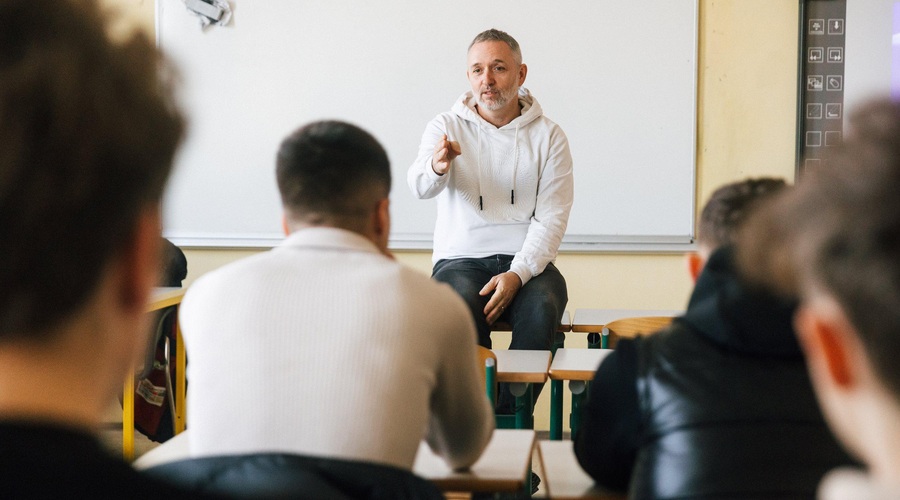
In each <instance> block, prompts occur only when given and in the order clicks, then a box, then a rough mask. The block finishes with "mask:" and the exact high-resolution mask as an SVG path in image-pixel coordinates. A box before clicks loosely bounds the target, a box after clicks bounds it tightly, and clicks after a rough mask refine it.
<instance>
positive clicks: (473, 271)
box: [431, 255, 569, 413]
mask: <svg viewBox="0 0 900 500" xmlns="http://www.w3.org/2000/svg"><path fill="white" fill-rule="evenodd" d="M512 259H513V257H512V255H492V256H490V257H483V258H478V259H442V260H439V261H438V262H437V263H436V264H435V265H434V270H433V271H432V274H431V277H432V278H434V279H435V280H437V281H441V282H444V283H447V284H449V285H450V286H451V287H453V289H454V290H456V291H457V293H459V294H460V296H462V298H463V300H465V301H466V304H467V305H468V306H469V310H470V311H471V312H472V317H473V318H474V319H475V327H476V329H477V330H478V343H479V344H480V345H482V346H484V347H487V348H490V347H491V327H490V325H488V324H487V319H486V318H485V315H484V306H485V305H487V302H488V300H489V299H490V295H486V296H483V297H482V296H481V295H478V292H480V291H481V289H482V288H483V287H484V285H485V284H486V283H487V282H488V281H490V280H491V278H493V277H494V276H495V275H497V274H500V273H504V272H506V271H509V265H510V264H511V263H512ZM568 300H569V298H568V294H567V292H566V280H565V278H563V276H562V274H560V272H559V270H558V269H556V266H554V265H553V263H550V264H547V267H546V268H545V269H544V272H542V273H541V274H539V275H537V276H535V277H533V278H531V279H530V280H529V281H528V283H526V284H525V286H523V287H522V288H521V289H519V292H518V293H517V294H516V296H515V298H514V299H513V300H512V302H511V303H510V304H509V306H508V307H507V308H506V310H505V311H504V312H503V314H502V315H500V319H499V320H500V321H505V322H507V323H509V324H510V326H511V327H512V341H511V342H510V343H509V348H510V349H529V350H544V351H549V350H550V347H551V346H552V345H553V342H554V340H556V339H557V338H558V337H557V336H559V340H560V341H562V340H564V339H565V334H563V333H557V331H556V328H557V326H559V321H560V319H562V315H563V312H564V311H565V308H566V303H567V302H568ZM542 388H543V384H536V385H535V387H534V400H535V401H537V397H538V395H540V393H541V389H542ZM497 399H498V403H497V411H498V413H512V412H513V408H514V406H513V402H514V401H515V398H514V397H513V396H512V394H511V393H510V392H509V385H508V384H500V390H499V394H498V395H497Z"/></svg>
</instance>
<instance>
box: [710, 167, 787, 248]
mask: <svg viewBox="0 0 900 500" xmlns="http://www.w3.org/2000/svg"><path fill="white" fill-rule="evenodd" d="M785 186H786V184H785V182H784V180H783V179H775V178H769V177H763V178H759V179H747V180H743V181H739V182H733V183H731V184H726V185H724V186H722V187H720V188H718V189H716V190H715V191H714V192H713V194H712V196H710V198H709V201H707V202H706V205H705V206H704V207H703V211H702V212H701V213H700V223H699V225H698V227H697V242H698V243H699V244H700V245H702V246H704V247H706V248H709V249H716V248H719V247H721V246H725V245H732V244H734V243H735V239H736V235H737V232H738V228H740V226H741V224H743V222H744V221H745V220H746V218H747V214H749V213H750V212H751V211H752V210H753V209H754V208H755V207H756V205H757V204H758V203H759V202H760V201H762V200H764V199H767V198H769V197H771V196H772V195H773V194H775V193H778V192H779V191H781V190H782V189H783V188H784V187H785Z"/></svg>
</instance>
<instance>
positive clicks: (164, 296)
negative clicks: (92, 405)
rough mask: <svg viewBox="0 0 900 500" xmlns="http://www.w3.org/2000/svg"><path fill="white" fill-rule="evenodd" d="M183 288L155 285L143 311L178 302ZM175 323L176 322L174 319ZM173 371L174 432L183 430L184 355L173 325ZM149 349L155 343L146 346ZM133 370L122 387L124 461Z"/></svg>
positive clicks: (129, 443)
mask: <svg viewBox="0 0 900 500" xmlns="http://www.w3.org/2000/svg"><path fill="white" fill-rule="evenodd" d="M184 292H185V289H184V288H178V287H157V288H154V289H153V293H152V294H151V296H150V304H148V305H147V312H148V313H150V312H153V311H158V310H160V309H165V308H166V307H170V306H177V305H178V304H181V299H182V298H184ZM176 325H177V322H176ZM175 346H176V347H175V352H176V356H175V372H176V379H175V380H174V381H173V383H172V385H173V386H174V387H173V389H174V390H175V434H178V433H179V432H181V431H183V430H184V399H185V373H184V369H185V366H186V364H185V356H184V341H183V340H182V338H181V327H179V326H176V334H175ZM149 348H151V349H153V348H155V346H149ZM134 372H135V370H134V369H132V370H131V376H129V377H127V378H126V379H125V387H124V391H123V395H122V454H123V456H124V457H125V460H127V461H129V462H130V461H131V460H134Z"/></svg>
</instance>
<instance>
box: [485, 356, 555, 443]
mask: <svg viewBox="0 0 900 500" xmlns="http://www.w3.org/2000/svg"><path fill="white" fill-rule="evenodd" d="M492 352H493V353H494V355H496V356H497V381H498V382H508V383H509V384H510V386H509V389H510V392H512V394H513V396H515V397H516V407H517V408H519V410H518V411H516V415H515V424H514V425H515V428H516V429H533V428H534V398H533V396H532V395H533V394H534V384H543V383H544V382H546V381H547V377H548V375H549V372H550V360H551V358H552V354H551V353H550V351H529V350H505V349H497V350H494V351H492ZM499 424H500V425H507V426H508V425H509V423H508V422H500V423H499Z"/></svg>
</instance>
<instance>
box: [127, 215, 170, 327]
mask: <svg viewBox="0 0 900 500" xmlns="http://www.w3.org/2000/svg"><path fill="white" fill-rule="evenodd" d="M121 259H122V261H121V264H122V268H121V273H122V274H121V276H122V280H121V281H120V283H121V285H120V287H119V293H118V300H119V302H120V304H119V306H120V307H122V308H124V309H126V310H129V311H134V310H138V311H139V312H140V313H143V312H144V311H145V309H146V307H147V303H148V302H149V300H150V291H151V289H152V288H153V287H154V286H156V285H157V284H158V283H159V275H160V269H161V268H162V221H161V216H160V212H159V207H158V206H155V205H154V206H153V207H149V208H146V209H144V210H143V211H142V212H141V214H140V215H139V216H138V219H137V223H136V224H135V228H134V232H133V233H132V237H131V240H130V241H129V242H128V243H127V244H126V245H124V247H123V250H122V257H121Z"/></svg>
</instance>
